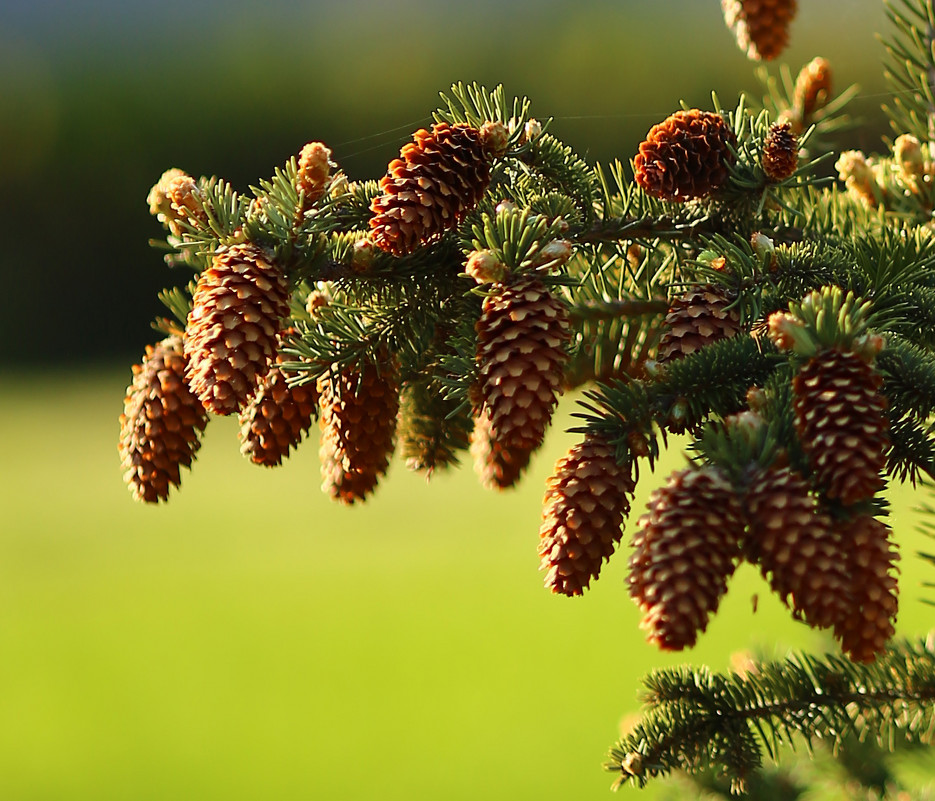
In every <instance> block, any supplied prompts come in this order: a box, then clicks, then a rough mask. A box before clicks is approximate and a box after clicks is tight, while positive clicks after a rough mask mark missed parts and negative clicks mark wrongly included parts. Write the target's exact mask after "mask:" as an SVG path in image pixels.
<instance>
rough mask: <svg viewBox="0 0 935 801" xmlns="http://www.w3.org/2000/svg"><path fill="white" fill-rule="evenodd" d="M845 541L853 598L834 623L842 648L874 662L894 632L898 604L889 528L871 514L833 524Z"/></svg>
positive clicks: (894, 555)
mask: <svg viewBox="0 0 935 801" xmlns="http://www.w3.org/2000/svg"><path fill="white" fill-rule="evenodd" d="M836 527H837V528H838V530H839V534H840V536H841V539H842V540H843V541H844V543H845V550H846V554H847V570H848V573H849V575H850V577H851V586H852V591H853V602H852V603H851V604H849V605H848V608H847V610H846V612H845V613H844V614H843V615H842V616H841V617H840V618H839V619H838V621H837V622H836V623H835V626H834V634H835V637H837V638H838V640H840V642H841V648H842V649H843V651H844V653H846V654H847V655H848V656H849V657H850V658H851V659H852V660H853V661H855V662H873V661H874V660H875V659H876V658H877V654H879V653H880V652H881V651H882V650H883V649H884V648H885V647H886V644H887V643H888V642H889V640H890V638H891V637H892V636H893V633H894V632H895V630H896V629H895V626H894V623H895V620H896V612H897V609H898V606H899V597H898V595H899V588H898V586H897V581H896V576H895V575H894V573H895V572H896V567H895V563H896V561H897V560H898V559H899V554H898V553H897V551H896V546H895V544H893V543H891V542H890V529H889V527H888V526H887V525H886V524H885V523H882V522H881V521H879V520H877V519H876V518H874V517H872V516H871V515H859V516H857V517H855V518H853V519H851V520H842V521H839V522H838V523H837V524H836Z"/></svg>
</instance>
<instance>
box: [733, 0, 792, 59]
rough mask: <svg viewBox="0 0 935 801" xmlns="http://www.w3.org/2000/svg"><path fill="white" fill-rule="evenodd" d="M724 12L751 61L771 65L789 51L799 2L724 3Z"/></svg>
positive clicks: (755, 0)
mask: <svg viewBox="0 0 935 801" xmlns="http://www.w3.org/2000/svg"><path fill="white" fill-rule="evenodd" d="M721 8H722V10H723V11H724V21H725V22H726V23H727V27H728V28H730V29H731V30H732V31H733V32H734V36H735V37H736V38H737V44H738V46H739V47H740V49H741V50H743V51H744V52H745V53H746V54H747V58H750V59H753V60H755V61H771V60H772V59H774V58H776V56H778V55H779V54H780V53H781V52H782V51H783V50H785V48H786V45H787V44H788V42H789V25H790V23H791V22H792V19H793V18H794V17H795V12H796V3H795V0H721Z"/></svg>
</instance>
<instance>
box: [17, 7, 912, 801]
mask: <svg viewBox="0 0 935 801" xmlns="http://www.w3.org/2000/svg"><path fill="white" fill-rule="evenodd" d="M799 5H800V12H799V16H798V19H797V20H796V22H795V24H794V27H793V36H792V45H791V47H790V48H789V49H788V51H787V52H786V54H785V57H784V61H785V62H786V63H788V64H789V66H790V67H791V68H792V70H793V73H794V72H795V71H797V70H798V68H799V67H800V66H801V65H803V64H804V63H806V62H807V61H809V60H810V59H811V58H812V57H813V56H815V55H822V56H824V57H826V58H828V59H829V60H830V61H831V63H832V65H833V68H834V70H835V76H836V81H837V86H838V88H844V86H846V85H847V84H850V83H854V82H856V83H859V84H860V86H861V94H860V95H859V96H858V98H857V99H856V100H855V101H854V103H853V104H852V107H851V110H852V113H853V114H854V115H856V116H858V117H860V118H861V119H862V123H861V125H859V126H858V127H856V128H854V129H853V130H851V131H850V132H848V133H847V134H846V136H844V137H842V140H841V146H842V147H862V148H865V149H867V150H868V151H869V150H874V149H877V148H878V146H879V144H878V143H879V141H880V136H881V135H882V134H883V133H884V132H885V131H886V124H885V121H884V120H883V117H882V115H881V111H880V106H881V104H882V103H883V102H884V101H885V92H886V88H885V85H884V83H883V80H882V77H881V69H880V59H881V56H882V47H881V46H880V45H879V43H878V42H877V41H876V39H875V32H878V31H881V30H885V19H884V14H883V9H882V5H881V3H879V2H877V0H838V2H835V3H827V2H821V0H800V3H799ZM459 80H461V81H474V80H476V81H478V82H482V83H485V84H487V85H488V86H493V85H495V84H497V83H503V84H504V85H505V88H506V90H507V92H508V94H517V95H528V96H529V97H530V98H531V100H532V110H533V114H534V115H535V116H538V117H539V118H546V117H550V116H552V117H555V121H554V123H553V126H552V129H551V130H552V131H553V133H555V134H557V135H558V136H560V137H562V138H564V139H565V140H566V141H567V142H568V143H569V144H571V145H573V146H574V147H575V148H576V149H577V150H578V151H579V152H580V153H582V154H583V155H585V156H586V157H587V158H588V159H590V160H596V161H609V160H611V159H613V158H621V159H623V160H628V159H629V158H631V157H632V155H633V154H634V153H635V152H636V148H637V145H638V143H639V141H640V140H641V138H642V137H643V135H644V134H645V133H646V131H647V130H648V128H649V127H650V126H651V125H652V124H654V123H655V122H658V121H659V120H661V119H662V118H663V117H665V116H666V115H668V114H669V113H670V112H671V111H673V110H675V109H676V108H677V107H678V103H679V101H680V100H682V99H684V100H685V101H687V102H689V103H691V104H693V105H698V106H701V107H708V108H709V107H710V92H711V91H712V90H716V91H717V92H718V95H719V97H720V99H721V101H722V103H724V104H725V105H728V106H729V105H732V104H733V103H734V102H735V100H736V98H737V94H738V92H740V91H741V90H747V91H751V92H752V93H753V94H754V95H757V96H759V94H760V87H759V85H758V84H757V82H756V81H755V79H754V77H753V69H752V67H751V65H750V63H749V62H747V61H746V59H745V57H744V56H743V54H742V53H741V52H740V51H739V50H738V49H737V48H736V47H735V45H734V42H733V39H732V37H731V35H730V33H729V32H728V31H727V30H726V28H725V27H724V25H723V21H722V19H721V12H720V7H719V3H717V2H716V0H705V2H699V1H698V0H665V2H657V3H649V2H632V1H629V0H612V1H611V0H576V2H574V3H572V2H567V0H539V1H538V2H533V1H532V0H514V1H513V2H511V3H503V2H494V1H493V0H475V2H473V3H470V4H467V3H460V4H456V3H451V2H440V1H439V0H435V1H434V2H430V0H400V2H386V3H376V2H367V1H366V0H344V2H341V3H326V2H319V1H318V0H307V2H301V3H297V2H291V1H289V2H287V1H286V0H269V1H268V2H266V3H263V4H259V3H253V2H246V0H227V1H226V2H220V0H186V1H185V2H183V1H182V0H162V2H160V3H158V4H157V3H143V2H127V0H86V1H85V2H82V3H75V2H73V0H33V2H24V0H5V2H3V3H0V189H2V191H0V280H2V288H3V303H2V312H0V410H2V414H0V468H2V481H0V798H10V799H35V800H36V801H38V800H39V799H43V800H44V799H50V800H51V799H62V798H69V799H80V798H94V799H97V800H98V801H106V800H108V799H126V798H133V799H166V798H199V799H205V800H207V799H215V798H217V799H222V798H223V799H226V801H234V800H235V799H261V798H262V799H269V798H341V799H352V798H358V797H359V798H365V797H366V798H375V797H379V798H385V799H395V798H406V799H421V798H430V797H431V798H448V799H469V798H470V799H475V798H478V797H485V798H503V799H526V798H529V799H533V798H535V799H540V800H542V801H547V800H549V799H558V798H568V797H575V798H578V799H590V798H595V799H597V798H606V797H607V792H608V790H607V788H608V786H609V784H610V781H611V777H610V776H609V774H605V773H603V772H602V771H601V768H600V765H601V762H602V760H603V758H604V755H605V752H606V749H607V748H608V746H609V745H610V744H611V743H612V742H613V741H614V740H615V739H616V737H617V735H618V732H619V727H620V725H621V721H622V720H624V719H625V718H626V716H627V715H628V714H630V713H632V712H634V711H635V710H636V709H637V708H638V702H637V699H636V691H637V689H638V679H639V677H640V676H641V675H642V674H643V673H645V672H646V671H647V670H649V669H651V668H652V667H655V666H660V665H664V664H675V663H677V662H679V661H684V660H685V659H690V660H692V661H694V662H707V663H708V664H710V665H712V667H714V668H716V669H723V668H724V667H726V666H727V665H728V663H729V659H730V655H731V653H733V652H735V651H737V650H740V649H745V648H750V647H755V646H758V645H762V646H768V647H769V648H772V649H775V648H776V643H779V647H780V649H781V648H784V647H786V646H795V647H820V646H821V643H820V641H819V640H817V639H816V638H815V636H814V635H813V634H812V632H810V631H809V630H807V629H805V628H804V627H801V626H797V625H796V624H794V623H792V622H791V621H790V620H789V617H788V614H787V613H785V612H784V611H783V610H782V609H780V608H779V607H778V605H777V604H775V603H774V602H773V601H772V600H771V599H770V598H769V597H767V590H766V587H765V584H763V582H762V581H761V580H760V579H759V577H758V576H757V575H755V573H754V572H753V571H749V570H747V569H746V568H741V570H740V571H739V572H738V574H737V575H736V576H735V578H734V581H733V586H732V589H731V592H730V593H729V595H728V597H727V599H726V601H725V604H724V606H723V611H722V612H721V613H720V614H719V615H718V617H717V618H716V619H715V620H714V622H713V623H712V625H711V627H710V629H709V631H708V633H707V634H706V635H705V637H704V638H703V640H702V643H701V645H700V646H699V647H698V648H697V649H696V650H695V651H694V652H692V653H691V654H688V655H682V656H679V657H660V655H659V654H658V653H656V652H655V651H653V650H652V649H651V648H650V647H649V646H647V645H646V644H645V643H644V642H643V639H642V636H641V635H640V632H639V631H638V630H637V622H638V614H637V610H636V609H635V608H633V605H632V604H631V603H630V602H629V600H628V599H627V597H626V591H625V588H624V586H623V577H624V572H623V567H624V564H623V562H624V560H622V559H618V560H617V561H616V562H613V563H611V564H610V565H609V566H608V568H607V569H606V572H605V575H604V576H603V577H602V579H601V581H600V582H599V583H598V584H597V585H596V586H595V588H594V589H593V591H592V592H590V593H589V594H588V595H587V596H586V597H585V598H583V599H577V600H574V601H569V600H568V599H558V598H553V597H550V596H549V595H548V594H547V593H546V592H545V591H544V590H543V589H542V588H541V578H540V576H539V575H538V574H537V558H536V555H535V545H536V531H537V527H538V519H539V509H540V502H541V494H542V487H543V483H544V480H545V477H546V476H547V475H548V474H549V472H550V471H551V466H552V464H553V463H554V460H555V458H557V456H559V455H560V454H561V453H563V452H564V450H565V449H566V448H567V447H568V445H569V444H570V443H571V442H572V441H573V439H574V438H573V437H572V436H570V435H568V434H565V433H563V428H564V427H565V426H567V425H568V424H569V422H570V418H569V416H568V415H569V414H570V412H571V411H572V410H573V409H572V406H573V404H572V403H570V402H566V403H565V404H563V406H562V407H561V412H560V419H559V421H558V424H557V426H556V429H555V432H554V434H553V435H552V436H551V437H550V439H549V441H548V442H547V445H546V447H545V449H544V450H543V452H542V454H541V455H540V456H539V457H538V458H537V459H536V460H535V462H534V463H533V465H532V468H531V470H530V473H529V475H528V478H527V479H526V481H525V483H524V484H523V486H522V487H521V488H520V489H519V490H518V491H516V492H514V493H510V494H506V495H492V494H490V493H486V492H484V491H483V490H481V489H480V488H479V487H478V486H477V483H476V481H475V480H474V478H473V476H472V474H471V471H470V467H469V466H466V467H465V468H463V469H462V470H460V471H459V472H456V473H455V474H453V475H449V476H438V477H436V478H434V479H433V480H432V482H431V484H430V485H426V483H425V481H424V480H422V479H421V478H419V477H415V476H412V475H409V474H407V473H406V471H405V469H404V467H403V466H402V465H401V464H394V465H393V467H392V468H391V471H390V475H389V477H388V480H387V481H386V482H385V485H384V486H383V487H382V488H381V490H380V491H379V492H378V494H377V495H376V497H375V498H374V499H373V500H372V501H371V502H370V503H368V504H367V505H366V506H364V507H362V508H354V509H350V510H348V509H343V508H337V507H336V506H333V505H332V504H331V503H330V502H329V501H328V500H327V499H326V498H325V497H324V496H323V495H322V494H321V493H320V492H319V490H318V483H319V479H318V468H317V459H316V456H317V454H316V453H315V450H316V448H315V445H314V443H309V444H308V445H306V446H305V448H304V449H303V450H302V451H300V452H299V453H298V454H297V455H296V456H295V457H294V458H293V459H291V460H290V462H289V463H288V464H287V465H285V466H284V467H283V468H281V469H279V470H275V471H265V470H260V469H258V468H255V467H253V466H252V465H249V464H248V463H246V462H245V461H244V460H243V459H241V457H240V456H239V454H238V445H237V439H236V425H235V421H229V420H219V421H214V422H212V425H211V426H210V427H209V429H208V433H207V437H206V439H205V443H204V446H203V448H202V450H201V452H200V455H199V458H198V462H197V464H196V467H195V470H194V471H193V472H192V473H191V474H189V475H186V476H185V480H184V487H183V489H182V491H181V492H179V493H176V496H175V497H174V498H173V499H172V500H171V502H170V503H169V504H168V505H165V506H161V507H159V508H143V507H141V506H138V505H136V504H134V503H133V501H132V500H131V498H130V496H129V494H128V493H127V491H126V489H125V488H124V486H123V484H122V482H121V477H120V470H119V464H118V459H117V454H116V440H117V433H118V425H117V416H118V414H119V412H120V409H121V404H122V399H123V391H124V388H125V386H126V384H127V382H128V380H129V375H130V373H129V366H130V364H131V363H132V362H133V361H135V360H137V359H138V358H139V356H140V354H141V353H142V351H143V348H144V346H145V345H146V343H148V342H150V341H151V340H152V339H153V338H154V334H153V332H152V331H151V329H150V327H149V322H150V320H151V319H152V318H153V317H154V316H156V315H157V314H159V313H160V312H161V307H160V305H159V303H158V301H157V300H156V292H157V291H158V290H159V289H161V288H163V287H165V286H167V285H170V284H175V283H183V282H184V281H185V280H186V279H187V276H183V275H178V274H176V273H172V272H171V271H169V270H168V269H167V268H166V266H165V265H164V263H163V262H162V259H161V257H160V255H159V254H158V253H157V252H155V251H153V250H152V249H151V248H150V247H149V246H148V244H147V242H148V240H149V239H150V238H152V237H158V236H160V234H161V231H160V230H159V228H158V225H157V223H156V222H155V221H154V220H153V219H152V218H151V217H150V216H149V214H148V210H147V207H146V203H145V198H146V194H147V192H148V190H149V187H150V186H151V185H152V184H153V183H154V182H155V180H156V179H157V178H158V177H159V175H160V174H161V173H162V171H163V170H165V169H166V168H168V167H173V166H176V167H181V168H183V169H185V170H186V171H188V172H190V173H193V174H196V175H198V174H216V175H221V176H223V177H225V178H227V179H229V180H230V181H231V182H232V183H233V184H234V185H235V186H236V187H238V188H241V189H246V188H247V187H248V186H249V185H250V184H255V183H257V182H258V180H259V179H260V178H263V177H266V176H268V175H270V174H271V173H272V171H273V169H274V168H275V167H276V166H277V165H281V164H282V163H283V162H285V161H286V160H287V159H288V158H289V157H290V156H291V155H292V154H294V153H296V152H297V151H298V149H299V148H300V147H301V145H302V144H304V143H305V142H307V141H309V140H312V139H318V140H322V141H325V142H326V143H328V144H329V145H330V146H331V147H332V148H333V151H334V157H335V159H336V160H337V161H338V162H339V164H340V165H341V166H342V167H343V168H344V170H345V171H346V172H347V173H348V174H349V176H350V177H351V178H369V177H379V176H380V175H381V174H382V172H383V170H384V169H385V165H386V163H387V162H388V161H389V160H390V159H391V158H393V157H395V156H396V155H397V153H398V150H399V147H400V145H401V144H402V143H403V142H405V141H406V140H408V139H409V136H410V134H411V132H412V131H413V130H415V129H416V128H418V127H420V126H422V125H426V124H428V123H429V122H430V117H429V115H430V113H431V111H432V110H433V109H434V108H435V107H436V105H437V102H438V92H439V91H444V90H446V89H447V88H448V86H449V85H450V84H451V83H452V82H453V81H459ZM680 458H681V457H679V456H678V455H677V454H675V455H673V456H672V457H671V459H670V460H669V462H668V463H667V464H666V465H663V467H662V468H661V472H662V474H663V475H664V474H665V472H667V470H668V469H669V468H671V467H674V466H675V465H677V464H678V460H679V459H680ZM659 480H660V479H659V478H656V479H647V480H644V481H643V484H642V487H641V493H640V494H639V495H638V497H637V499H636V503H635V507H636V510H637V511H638V510H639V509H640V508H641V507H642V506H643V504H644V503H645V499H646V495H647V493H648V491H649V490H650V489H651V486H652V485H653V483H658V481H659ZM894 502H895V504H896V505H895V513H894V523H895V525H896V526H897V527H898V528H899V529H900V530H901V531H902V532H903V536H904V538H905V539H904V543H905V554H906V557H905V559H904V565H903V577H902V581H903V593H904V595H903V611H902V614H901V618H900V620H901V626H902V628H903V630H904V631H907V632H914V631H922V630H925V629H926V628H927V626H928V620H927V617H926V614H925V607H923V606H922V605H921V604H920V603H919V600H918V599H919V597H920V595H921V591H920V589H919V582H920V581H921V580H922V578H923V577H924V570H923V568H922V567H921V566H920V564H919V562H918V560H917V559H915V558H914V557H913V555H912V551H913V549H914V546H915V545H918V538H917V536H916V535H914V534H913V527H914V522H915V518H914V515H913V512H912V511H911V502H912V498H911V497H910V496H909V494H908V492H897V493H895V494H894ZM635 514H636V512H634V516H635ZM754 596H758V597H759V604H758V610H757V611H756V613H755V614H754V609H753V607H754V604H753V599H754ZM780 652H781V650H780ZM651 795H652V794H651V793H650V794H644V795H643V797H647V798H648V797H651ZM624 796H625V797H634V798H635V797H638V796H639V793H637V792H636V791H630V790H625V791H624Z"/></svg>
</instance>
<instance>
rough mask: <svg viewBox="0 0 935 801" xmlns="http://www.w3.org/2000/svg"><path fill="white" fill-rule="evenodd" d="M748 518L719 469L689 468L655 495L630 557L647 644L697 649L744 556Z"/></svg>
mask: <svg viewBox="0 0 935 801" xmlns="http://www.w3.org/2000/svg"><path fill="white" fill-rule="evenodd" d="M744 522H745V521H744V514H743V509H742V508H741V506H740V502H739V501H738V499H737V495H736V494H735V492H734V488H733V487H732V486H731V483H730V481H729V480H728V479H727V478H726V476H725V475H724V474H723V473H722V472H721V471H720V469H718V468H716V467H710V466H709V467H704V468H701V469H697V468H686V469H685V470H681V471H679V472H677V473H674V474H673V475H672V476H671V477H670V478H669V481H668V483H667V485H666V486H665V487H662V488H661V489H658V490H656V491H654V492H653V494H652V495H651V496H650V499H649V512H648V513H647V514H645V515H643V517H641V518H640V520H639V522H638V524H637V525H638V526H639V530H638V532H637V533H636V535H635V536H634V538H633V549H634V550H633V553H632V555H631V556H630V575H629V579H628V583H629V586H630V597H631V598H633V599H634V600H635V601H636V602H637V603H638V604H639V606H640V609H641V610H642V611H643V621H642V623H641V624H640V627H641V628H643V629H645V630H646V631H648V636H647V639H648V640H649V641H650V642H655V643H656V644H657V645H658V646H659V647H660V648H662V649H663V650H667V651H678V650H681V649H682V648H686V647H691V646H692V645H694V644H695V640H696V639H697V638H698V634H699V633H701V632H703V631H704V630H705V629H706V628H707V625H708V616H709V615H710V614H711V613H712V612H714V611H716V610H717V607H718V604H719V603H720V600H721V596H723V595H724V593H725V592H726V590H727V580H728V579H729V578H730V577H731V575H733V572H734V569H735V568H736V566H737V561H738V559H739V557H740V553H741V543H742V541H743V535H744Z"/></svg>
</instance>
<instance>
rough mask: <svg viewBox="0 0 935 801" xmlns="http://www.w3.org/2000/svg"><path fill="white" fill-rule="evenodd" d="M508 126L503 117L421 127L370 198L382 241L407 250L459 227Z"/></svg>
mask: <svg viewBox="0 0 935 801" xmlns="http://www.w3.org/2000/svg"><path fill="white" fill-rule="evenodd" d="M504 132H505V129H504V128H503V126H502V125H500V124H499V123H487V124H486V125H485V126H484V127H483V128H481V129H480V130H478V129H477V128H474V127H472V126H470V125H467V124H464V123H457V124H455V125H449V124H448V123H445V122H440V123H437V124H436V125H433V126H432V130H431V131H426V130H425V129H424V128H423V129H420V130H418V131H416V133H415V135H414V139H413V141H412V142H409V143H408V144H406V145H404V146H403V148H402V150H401V151H400V158H398V159H394V160H393V161H391V162H390V165H389V168H388V171H387V174H386V175H385V176H384V177H383V178H381V179H380V189H381V190H382V192H383V194H381V195H378V196H377V197H375V198H374V199H373V202H372V203H371V206H370V209H371V211H372V212H373V217H371V218H370V228H371V229H372V231H373V233H372V238H373V241H374V243H375V244H376V245H377V247H379V248H380V249H381V250H385V251H386V252H388V253H392V254H393V255H394V256H405V255H406V254H408V253H412V252H413V251H415V250H417V249H419V248H420V247H424V246H425V245H428V244H431V243H432V242H435V241H436V240H438V239H439V238H441V236H442V235H443V234H444V233H445V232H446V231H450V230H452V229H453V228H455V227H457V225H458V224H459V223H460V222H461V220H462V219H463V218H464V215H465V214H467V213H468V212H469V211H471V210H472V209H473V208H474V207H475V206H476V205H477V203H478V202H479V201H480V199H481V197H483V194H484V192H485V190H486V189H487V185H488V184H489V183H490V166H491V161H492V158H493V156H495V155H499V154H500V153H501V152H502V151H503V150H504V149H505V138H503V136H502V134H503V133H504Z"/></svg>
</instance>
